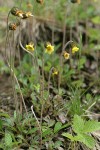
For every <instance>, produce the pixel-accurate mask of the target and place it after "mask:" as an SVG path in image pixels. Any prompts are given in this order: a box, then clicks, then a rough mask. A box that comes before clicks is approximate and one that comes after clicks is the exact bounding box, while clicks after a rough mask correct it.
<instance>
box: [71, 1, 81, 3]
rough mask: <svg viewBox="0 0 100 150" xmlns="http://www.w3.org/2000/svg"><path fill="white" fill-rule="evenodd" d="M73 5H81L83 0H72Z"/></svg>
mask: <svg viewBox="0 0 100 150" xmlns="http://www.w3.org/2000/svg"><path fill="white" fill-rule="evenodd" d="M71 2H72V3H78V4H80V3H81V0H71Z"/></svg>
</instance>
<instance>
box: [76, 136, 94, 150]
mask: <svg viewBox="0 0 100 150" xmlns="http://www.w3.org/2000/svg"><path fill="white" fill-rule="evenodd" d="M78 137H79V139H78V141H80V142H82V143H84V144H85V145H86V146H87V147H88V148H94V146H95V140H94V138H93V137H91V136H89V135H86V134H80V135H78Z"/></svg>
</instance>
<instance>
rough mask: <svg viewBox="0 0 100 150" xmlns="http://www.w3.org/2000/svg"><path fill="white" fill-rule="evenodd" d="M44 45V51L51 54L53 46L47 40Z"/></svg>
mask: <svg viewBox="0 0 100 150" xmlns="http://www.w3.org/2000/svg"><path fill="white" fill-rule="evenodd" d="M45 47H46V49H45V53H48V54H51V53H52V52H53V51H54V46H52V45H51V43H49V42H47V43H46V46H45Z"/></svg>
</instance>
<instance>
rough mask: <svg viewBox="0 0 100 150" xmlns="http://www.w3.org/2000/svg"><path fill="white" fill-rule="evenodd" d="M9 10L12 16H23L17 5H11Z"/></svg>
mask: <svg viewBox="0 0 100 150" xmlns="http://www.w3.org/2000/svg"><path fill="white" fill-rule="evenodd" d="M10 12H11V14H12V15H14V16H18V17H21V18H22V17H23V11H22V10H20V9H19V8H17V7H13V8H12V9H11V11H10Z"/></svg>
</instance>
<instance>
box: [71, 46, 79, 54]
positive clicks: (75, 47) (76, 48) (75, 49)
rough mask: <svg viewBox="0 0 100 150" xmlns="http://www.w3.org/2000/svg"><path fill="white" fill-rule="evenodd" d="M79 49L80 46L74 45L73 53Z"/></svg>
mask: <svg viewBox="0 0 100 150" xmlns="http://www.w3.org/2000/svg"><path fill="white" fill-rule="evenodd" d="M77 51H79V48H78V47H77V46H73V47H72V53H73V54H74V53H75V52H77Z"/></svg>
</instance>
